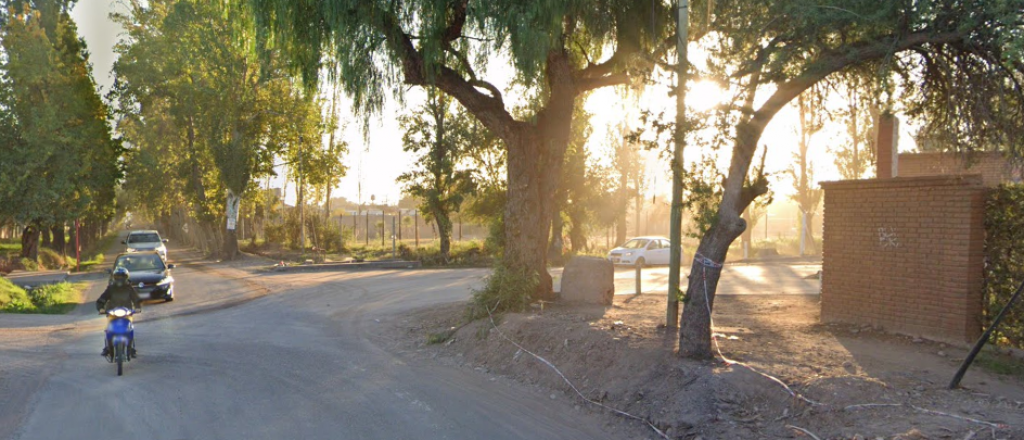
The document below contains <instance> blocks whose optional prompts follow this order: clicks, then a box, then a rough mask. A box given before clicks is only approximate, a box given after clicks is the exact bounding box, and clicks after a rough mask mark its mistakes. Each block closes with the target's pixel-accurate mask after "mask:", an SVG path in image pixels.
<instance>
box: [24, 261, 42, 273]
mask: <svg viewBox="0 0 1024 440" xmlns="http://www.w3.org/2000/svg"><path fill="white" fill-rule="evenodd" d="M21 268H22V269H23V270H27V271H29V272H35V271H38V270H42V269H43V266H42V265H40V264H39V262H38V261H35V260H32V259H30V258H22V259H21Z"/></svg>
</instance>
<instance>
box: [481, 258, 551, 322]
mask: <svg viewBox="0 0 1024 440" xmlns="http://www.w3.org/2000/svg"><path fill="white" fill-rule="evenodd" d="M539 282H540V281H539V280H538V279H537V276H536V275H535V274H530V273H529V272H528V271H526V270H516V269H512V268H509V267H508V266H507V264H506V263H504V262H502V261H499V262H498V264H497V265H496V266H495V267H494V273H492V274H491V276H489V277H487V280H486V285H485V286H484V288H483V289H480V290H475V291H473V300H472V302H471V303H470V305H469V309H468V310H467V311H466V314H467V318H468V319H469V320H474V319H478V318H482V317H484V316H487V315H488V311H491V312H501V311H516V312H521V311H524V310H526V308H527V306H529V305H530V299H531V295H532V294H533V292H534V290H536V289H537V284H538V283H539Z"/></svg>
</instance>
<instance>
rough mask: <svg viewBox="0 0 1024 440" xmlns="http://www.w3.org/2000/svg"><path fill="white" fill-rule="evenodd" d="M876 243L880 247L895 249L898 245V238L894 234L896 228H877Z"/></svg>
mask: <svg viewBox="0 0 1024 440" xmlns="http://www.w3.org/2000/svg"><path fill="white" fill-rule="evenodd" d="M878 245H879V246H881V247H882V249H896V248H898V247H900V239H899V236H897V235H896V228H878Z"/></svg>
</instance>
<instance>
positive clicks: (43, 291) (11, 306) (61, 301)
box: [0, 280, 81, 315]
mask: <svg viewBox="0 0 1024 440" xmlns="http://www.w3.org/2000/svg"><path fill="white" fill-rule="evenodd" d="M3 281H6V280H0V291H3V290H4V289H5V287H4V286H2V282H3ZM7 284H10V283H9V282H8V283H7ZM10 286H13V285H10ZM10 286H9V287H7V291H8V292H9V293H13V295H11V296H10V297H11V299H10V301H8V302H6V303H3V302H2V299H3V298H2V296H4V294H3V293H2V292H0V306H2V309H3V311H5V312H8V313H42V314H48V315H58V314H64V313H67V312H70V311H71V310H73V309H74V308H75V307H76V306H77V305H78V303H79V301H80V300H81V293H80V292H81V286H78V285H74V284H69V283H57V284H48V285H44V286H40V287H38V288H36V289H32V290H30V291H27V292H26V291H25V290H23V289H21V288H20V287H17V286H13V287H14V289H10ZM19 291H20V292H19Z"/></svg>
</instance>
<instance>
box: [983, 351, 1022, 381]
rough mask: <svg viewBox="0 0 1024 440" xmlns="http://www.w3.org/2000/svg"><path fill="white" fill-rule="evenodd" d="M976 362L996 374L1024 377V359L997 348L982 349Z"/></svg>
mask: <svg viewBox="0 0 1024 440" xmlns="http://www.w3.org/2000/svg"><path fill="white" fill-rule="evenodd" d="M974 363H975V364H978V366H979V367H981V368H984V369H986V370H988V371H991V372H993V373H995V374H1001V375H1006V376H1015V377H1019V378H1024V361H1021V360H1020V359H1017V358H1015V357H1013V356H1009V355H1007V354H1004V353H998V352H996V351H995V350H991V349H987V350H982V351H981V353H978V357H977V358H975V359H974Z"/></svg>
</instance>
